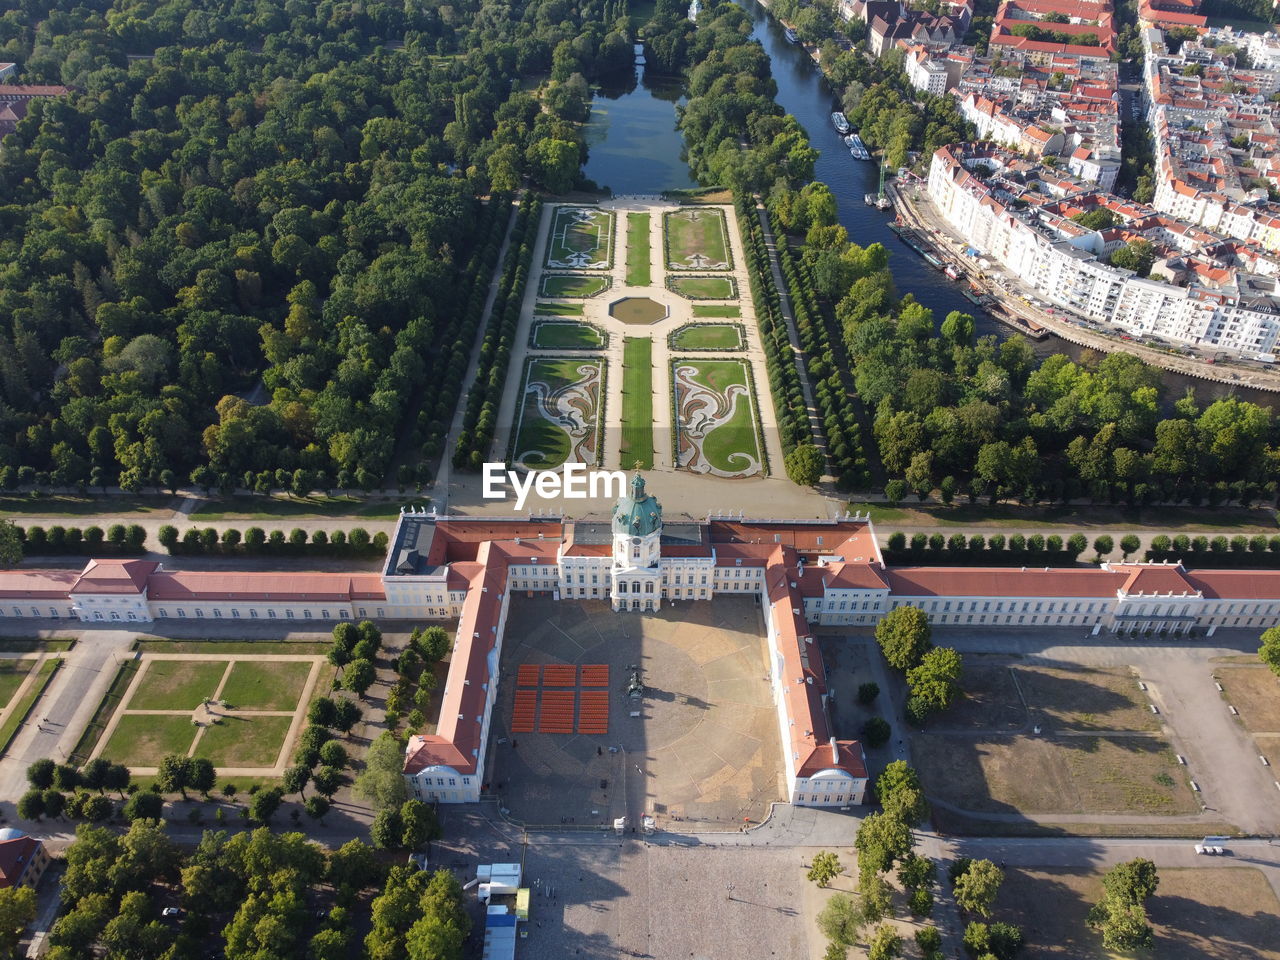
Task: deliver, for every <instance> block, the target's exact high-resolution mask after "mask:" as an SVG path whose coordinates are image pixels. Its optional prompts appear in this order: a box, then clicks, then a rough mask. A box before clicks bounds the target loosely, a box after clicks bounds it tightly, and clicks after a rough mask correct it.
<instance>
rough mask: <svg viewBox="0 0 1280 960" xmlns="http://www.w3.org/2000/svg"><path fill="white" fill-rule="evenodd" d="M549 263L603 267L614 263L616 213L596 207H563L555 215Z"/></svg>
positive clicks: (547, 263) (593, 267)
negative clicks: (614, 219) (614, 223)
mask: <svg viewBox="0 0 1280 960" xmlns="http://www.w3.org/2000/svg"><path fill="white" fill-rule="evenodd" d="M546 265H547V266H548V267H552V268H560V269H579V270H581V269H592V270H602V269H606V268H608V267H611V266H612V265H613V214H612V213H610V212H609V211H607V210H600V209H598V208H595V207H559V208H557V209H556V212H555V216H554V217H552V218H551V235H550V236H549V237H548V238H547V260H546Z"/></svg>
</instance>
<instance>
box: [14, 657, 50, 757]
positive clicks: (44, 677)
mask: <svg viewBox="0 0 1280 960" xmlns="http://www.w3.org/2000/svg"><path fill="white" fill-rule="evenodd" d="M61 665H62V658H61V657H53V658H51V659H49V660H46V661H45V662H44V663H42V664H40V671H39V672H38V673H37V674H36V680H35V683H33V684H32V685H31V689H29V690H28V691H27V692H26V694H25V695H24V696H23V698H22V699H21V700H19V701H18V702H17V704H16V705H15V706H14V708H13V710H12V712H10V714H9V719H8V720H6V721H5V722H4V725H3V726H0V744H3V746H0V754H3V753H6V752H8V750H9V745H10V744H12V743H13V738H14V737H15V736H16V735H17V733H18V728H19V727H21V726H22V725H23V724H24V723H26V721H27V715H28V714H29V713H31V710H32V708H33V707H35V705H36V702H37V701H38V700H39V699H40V698H41V697H42V696H44V691H45V688H46V687H48V686H49V681H50V680H52V679H53V674H54V672H55V671H56V670H57V669H58V667H60V666H61Z"/></svg>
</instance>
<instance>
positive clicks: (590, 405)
mask: <svg viewBox="0 0 1280 960" xmlns="http://www.w3.org/2000/svg"><path fill="white" fill-rule="evenodd" d="M604 371H605V362H604V361H603V360H600V359H590V358H586V357H538V358H535V359H533V360H530V361H529V362H528V364H527V365H526V367H525V378H524V388H523V389H522V390H521V392H520V397H521V400H520V411H519V413H518V414H517V419H516V429H515V430H514V431H513V433H514V438H515V439H514V441H513V444H514V445H513V447H512V449H511V457H512V460H514V461H516V462H518V463H523V464H525V465H526V466H528V467H531V468H537V469H548V468H551V467H558V466H559V465H560V464H562V463H566V462H572V463H595V462H596V450H597V444H598V442H599V436H598V434H599V426H600V424H599V418H600V392H601V388H602V387H603V385H604Z"/></svg>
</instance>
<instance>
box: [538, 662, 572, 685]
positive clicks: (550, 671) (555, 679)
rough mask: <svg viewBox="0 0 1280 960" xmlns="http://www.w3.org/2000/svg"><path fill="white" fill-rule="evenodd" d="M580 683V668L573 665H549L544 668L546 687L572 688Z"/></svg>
mask: <svg viewBox="0 0 1280 960" xmlns="http://www.w3.org/2000/svg"><path fill="white" fill-rule="evenodd" d="M577 683H578V668H577V667H575V666H574V665H573V664H572V663H548V664H547V665H546V666H544V667H543V668H542V685H543V686H544V687H572V686H576V685H577Z"/></svg>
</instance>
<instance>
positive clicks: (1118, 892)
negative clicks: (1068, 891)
mask: <svg viewBox="0 0 1280 960" xmlns="http://www.w3.org/2000/svg"><path fill="white" fill-rule="evenodd" d="M1159 885H1160V877H1159V875H1158V874H1157V873H1156V866H1155V864H1154V863H1152V862H1151V861H1150V860H1146V859H1144V858H1142V857H1138V858H1137V859H1134V860H1128V861H1125V862H1124V863H1118V864H1116V865H1115V866H1114V867H1112V868H1111V869H1110V870H1108V871H1107V872H1106V874H1105V875H1104V876H1103V878H1102V887H1103V890H1105V891H1106V892H1105V893H1104V894H1103V895H1102V899H1101V900H1099V901H1098V902H1097V903H1096V904H1094V906H1093V907H1092V908H1091V909H1090V910H1089V919H1088V923H1089V926H1090V927H1092V928H1093V929H1094V930H1100V931H1101V932H1102V944H1103V946H1105V947H1106V948H1107V949H1108V950H1133V949H1137V948H1139V947H1150V946H1151V945H1152V942H1153V936H1152V931H1151V925H1150V924H1149V923H1148V922H1147V908H1146V901H1147V899H1148V898H1149V897H1151V895H1152V894H1154V893H1155V892H1156V888H1157V887H1158V886H1159Z"/></svg>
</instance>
